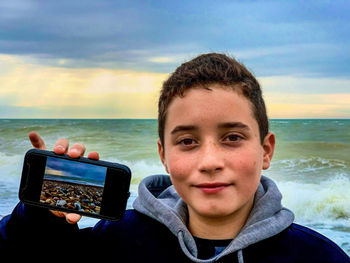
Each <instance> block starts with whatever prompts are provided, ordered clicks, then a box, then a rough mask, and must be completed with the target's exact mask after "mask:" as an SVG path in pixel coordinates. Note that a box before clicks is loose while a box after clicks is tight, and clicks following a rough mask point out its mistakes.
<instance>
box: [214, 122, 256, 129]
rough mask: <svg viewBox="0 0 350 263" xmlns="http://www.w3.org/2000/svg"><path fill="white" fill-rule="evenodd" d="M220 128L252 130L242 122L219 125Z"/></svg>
mask: <svg viewBox="0 0 350 263" xmlns="http://www.w3.org/2000/svg"><path fill="white" fill-rule="evenodd" d="M218 128H221V129H222V128H240V129H244V130H250V128H249V126H248V125H246V124H244V123H242V122H224V123H220V124H219V125H218Z"/></svg>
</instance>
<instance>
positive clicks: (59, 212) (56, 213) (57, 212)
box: [50, 210, 66, 217]
mask: <svg viewBox="0 0 350 263" xmlns="http://www.w3.org/2000/svg"><path fill="white" fill-rule="evenodd" d="M50 212H51V213H53V214H54V215H55V216H58V217H64V216H65V214H66V213H65V212H61V211H55V210H50Z"/></svg>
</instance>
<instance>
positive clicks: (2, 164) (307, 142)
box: [0, 119, 350, 255]
mask: <svg viewBox="0 0 350 263" xmlns="http://www.w3.org/2000/svg"><path fill="white" fill-rule="evenodd" d="M270 126H271V131H272V132H274V133H275V134H276V137H277V144H276V149H275V155H274V158H273V161H272V164H271V167H270V169H268V170H266V171H263V174H264V175H266V176H268V177H270V178H272V179H273V180H274V181H275V182H276V183H277V185H278V187H279V189H280V191H281V192H282V195H283V201H282V203H283V205H284V206H285V207H287V208H289V209H291V210H292V211H293V212H294V213H295V217H296V218H295V222H296V223H300V224H303V225H306V226H308V227H310V228H312V229H314V230H316V231H318V232H320V233H322V234H324V235H326V236H327V237H329V238H330V239H332V240H333V241H334V242H335V243H337V244H338V245H339V246H340V247H341V248H342V249H343V250H344V251H345V252H346V253H347V254H348V255H350V120H326V119H325V120H323V119H322V120H321V119H320V120H314V119H310V120H308V119H305V120H287V119H283V120H277V119H273V120H271V121H270ZM30 131H36V132H38V133H39V134H40V135H41V136H42V137H43V138H44V140H45V142H46V146H47V149H49V150H51V149H52V148H53V145H54V144H55V141H56V140H57V139H58V138H61V137H66V138H68V139H69V141H70V143H71V144H73V143H76V142H82V143H84V144H85V146H86V148H87V149H86V152H87V153H88V152H91V151H96V152H98V153H99V154H100V158H101V159H102V160H106V161H111V162H117V163H121V164H125V165H127V166H129V168H130V169H131V171H132V181H131V197H130V199H129V201H128V208H131V204H132V202H133V200H134V199H135V197H136V196H137V186H138V183H139V182H140V181H141V180H142V179H143V178H144V177H146V176H148V175H151V174H164V173H165V170H164V168H163V166H162V164H161V162H160V160H159V157H158V153H157V147H156V143H157V139H158V136H157V120H153V119H151V120H143V119H142V120H139V119H115V120H110V119H108V120H105V119H85V120H78V119H72V120H68V119H57V120H56V119H0V217H2V216H5V215H7V214H10V213H11V211H12V209H13V208H14V207H15V205H16V204H17V202H18V201H19V200H18V188H19V183H20V178H21V171H22V165H23V157H24V153H25V152H26V151H27V150H29V149H30V148H32V146H31V144H30V141H29V139H28V133H29V132H30ZM97 221H98V220H97V219H92V218H87V217H83V218H82V220H81V221H80V222H79V226H80V227H87V226H93V225H94V224H95V223H96V222H97Z"/></svg>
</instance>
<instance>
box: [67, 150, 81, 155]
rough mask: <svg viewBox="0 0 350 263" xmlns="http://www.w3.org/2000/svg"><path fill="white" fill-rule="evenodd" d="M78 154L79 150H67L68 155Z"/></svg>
mask: <svg viewBox="0 0 350 263" xmlns="http://www.w3.org/2000/svg"><path fill="white" fill-rule="evenodd" d="M72 154H73V155H79V151H78V150H77V149H71V150H70V151H69V155H72Z"/></svg>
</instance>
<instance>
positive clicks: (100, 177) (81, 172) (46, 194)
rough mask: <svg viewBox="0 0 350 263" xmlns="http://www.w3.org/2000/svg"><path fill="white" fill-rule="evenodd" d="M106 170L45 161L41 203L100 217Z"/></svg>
mask: <svg viewBox="0 0 350 263" xmlns="http://www.w3.org/2000/svg"><path fill="white" fill-rule="evenodd" d="M106 174H107V167H103V166H96V165H91V164H88V163H78V162H72V161H69V160H65V159H60V158H54V157H47V159H46V165H45V174H44V178H43V184H42V188H41V194H40V202H41V203H45V204H48V205H52V206H57V207H61V208H67V209H73V210H77V211H82V212H87V213H92V214H100V211H101V204H102V196H103V189H104V184H105V180H106Z"/></svg>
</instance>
